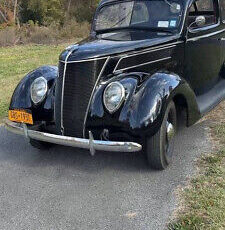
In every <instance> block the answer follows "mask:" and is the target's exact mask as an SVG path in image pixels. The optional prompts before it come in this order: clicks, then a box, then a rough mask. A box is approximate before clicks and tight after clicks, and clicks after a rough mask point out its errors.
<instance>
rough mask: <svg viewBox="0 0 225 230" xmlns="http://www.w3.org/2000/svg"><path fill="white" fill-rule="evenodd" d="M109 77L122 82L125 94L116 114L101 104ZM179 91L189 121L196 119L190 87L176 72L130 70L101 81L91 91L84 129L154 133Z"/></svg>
mask: <svg viewBox="0 0 225 230" xmlns="http://www.w3.org/2000/svg"><path fill="white" fill-rule="evenodd" d="M112 81H120V83H121V84H122V85H124V87H125V89H126V92H127V98H126V101H125V103H124V104H123V106H122V107H121V109H120V110H119V111H117V112H116V113H115V114H110V113H108V112H107V110H106V109H105V107H104V105H103V101H102V98H103V92H104V89H105V88H106V86H107V85H108V84H109V83H110V82H112ZM177 95H182V96H183V97H184V98H185V99H186V102H187V106H188V111H189V112H190V114H189V116H188V119H189V121H188V123H190V124H192V123H194V122H196V121H197V120H198V119H199V117H200V113H199V110H198V106H197V103H196V98H195V94H194V92H193V90H192V89H191V88H190V87H189V85H188V83H187V82H186V81H185V80H184V79H182V78H181V77H179V76H178V75H175V74H170V73H167V72H165V73H164V72H159V73H155V74H154V75H151V76H150V75H146V74H140V73H133V74H127V75H120V76H118V77H114V78H113V79H110V80H109V81H107V82H101V83H100V85H99V86H98V87H97V90H96V92H95V94H94V97H93V100H92V104H91V106H90V111H89V114H88V119H87V124H86V131H88V130H98V132H97V133H98V135H99V130H103V129H108V130H109V132H111V133H120V132H123V133H127V134H128V135H130V136H133V137H142V136H146V135H154V134H155V133H156V132H157V131H158V130H159V128H160V126H161V123H162V119H163V117H164V114H165V110H166V107H167V104H168V103H169V101H170V100H172V99H173V98H174V97H175V96H177Z"/></svg>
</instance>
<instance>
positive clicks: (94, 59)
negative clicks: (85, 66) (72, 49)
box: [59, 57, 106, 64]
mask: <svg viewBox="0 0 225 230" xmlns="http://www.w3.org/2000/svg"><path fill="white" fill-rule="evenodd" d="M105 58H106V57H99V58H90V59H82V60H77V61H68V62H67V64H71V63H80V62H89V61H96V60H102V59H105ZM59 61H60V62H62V63H65V62H66V61H62V60H59Z"/></svg>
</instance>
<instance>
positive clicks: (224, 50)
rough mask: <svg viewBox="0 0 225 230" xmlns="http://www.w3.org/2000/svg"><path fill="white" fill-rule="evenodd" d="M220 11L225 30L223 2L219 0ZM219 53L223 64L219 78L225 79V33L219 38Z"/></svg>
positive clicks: (224, 7)
mask: <svg viewBox="0 0 225 230" xmlns="http://www.w3.org/2000/svg"><path fill="white" fill-rule="evenodd" d="M220 9H221V24H222V27H223V28H224V29H225V0H220ZM221 47H222V48H221V52H222V63H223V69H222V70H223V71H222V72H221V77H222V78H225V31H224V32H223V33H222V38H221Z"/></svg>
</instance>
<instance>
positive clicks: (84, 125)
mask: <svg viewBox="0 0 225 230" xmlns="http://www.w3.org/2000/svg"><path fill="white" fill-rule="evenodd" d="M105 59H106V61H105V63H104V65H103V67H102V70H101V72H100V73H99V75H98V78H97V80H96V82H95V85H94V88H93V90H92V93H91V97H90V100H89V103H88V106H87V110H86V113H85V118H84V124H83V137H84V138H85V129H86V122H87V116H88V111H89V109H90V105H91V101H92V98H93V96H94V92H95V89H96V87H97V85H98V83H99V80H100V78H101V76H102V74H103V72H104V70H105V67H106V65H107V64H108V62H109V60H110V56H109V57H105Z"/></svg>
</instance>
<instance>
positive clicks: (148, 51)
mask: <svg viewBox="0 0 225 230" xmlns="http://www.w3.org/2000/svg"><path fill="white" fill-rule="evenodd" d="M179 43H183V42H176V44H179ZM173 44H174V43H172V44H169V45H167V46H160V47H157V48H155V49H154V48H151V49H147V50H143V51H140V52H138V53H133V54H130V55H129V54H127V55H124V56H122V57H121V58H120V59H119V61H118V63H117V64H116V67H115V68H114V70H113V73H115V72H116V71H119V70H117V68H118V66H119V64H120V62H121V61H122V60H123V59H126V58H130V57H134V56H138V55H142V54H146V53H152V52H156V51H159V50H164V49H169V48H173V47H176V44H174V45H173Z"/></svg>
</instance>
